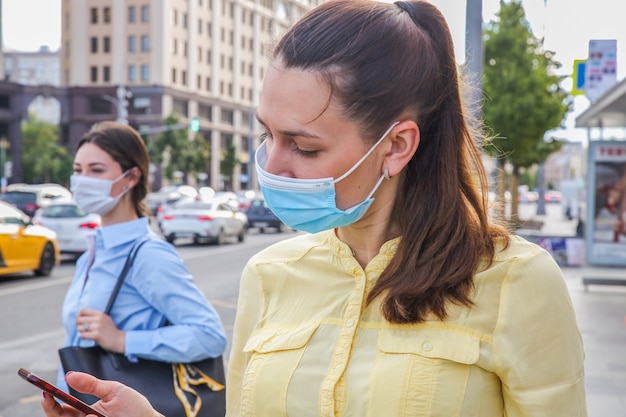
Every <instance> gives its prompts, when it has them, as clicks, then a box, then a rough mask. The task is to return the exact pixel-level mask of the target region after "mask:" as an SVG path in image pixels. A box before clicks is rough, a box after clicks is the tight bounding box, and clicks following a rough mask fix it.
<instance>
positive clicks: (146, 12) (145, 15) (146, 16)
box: [141, 5, 150, 22]
mask: <svg viewBox="0 0 626 417" xmlns="http://www.w3.org/2000/svg"><path fill="white" fill-rule="evenodd" d="M141 21H142V22H149V21H150V8H149V7H148V6H146V5H144V6H141Z"/></svg>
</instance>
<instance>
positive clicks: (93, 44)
mask: <svg viewBox="0 0 626 417" xmlns="http://www.w3.org/2000/svg"><path fill="white" fill-rule="evenodd" d="M97 52H98V38H97V37H95V36H93V37H92V38H91V53H92V54H95V53H97Z"/></svg>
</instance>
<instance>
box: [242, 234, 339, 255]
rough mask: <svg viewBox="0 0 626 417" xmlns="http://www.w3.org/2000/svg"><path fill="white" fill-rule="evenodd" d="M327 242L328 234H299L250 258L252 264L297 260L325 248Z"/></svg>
mask: <svg viewBox="0 0 626 417" xmlns="http://www.w3.org/2000/svg"><path fill="white" fill-rule="evenodd" d="M327 241H328V232H321V233H314V234H311V233H305V234H298V235H296V236H294V237H291V238H288V239H285V240H281V241H280V242H276V243H274V244H272V245H270V246H268V247H267V248H265V249H263V250H261V251H260V252H258V253H257V254H256V255H254V256H253V257H252V258H250V262H251V263H266V262H275V261H277V260H280V261H289V260H297V259H300V258H302V257H303V256H305V255H306V254H307V253H308V252H310V251H311V250H312V249H313V248H316V247H321V246H324V245H325V244H326V242H327Z"/></svg>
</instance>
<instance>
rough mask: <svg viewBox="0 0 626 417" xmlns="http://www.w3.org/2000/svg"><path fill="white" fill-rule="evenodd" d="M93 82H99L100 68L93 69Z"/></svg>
mask: <svg viewBox="0 0 626 417" xmlns="http://www.w3.org/2000/svg"><path fill="white" fill-rule="evenodd" d="M91 82H92V83H97V82H98V67H91Z"/></svg>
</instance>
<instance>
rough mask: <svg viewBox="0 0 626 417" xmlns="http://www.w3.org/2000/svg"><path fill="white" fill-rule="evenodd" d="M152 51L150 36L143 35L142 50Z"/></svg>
mask: <svg viewBox="0 0 626 417" xmlns="http://www.w3.org/2000/svg"><path fill="white" fill-rule="evenodd" d="M149 51H150V38H148V35H141V52H149Z"/></svg>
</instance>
